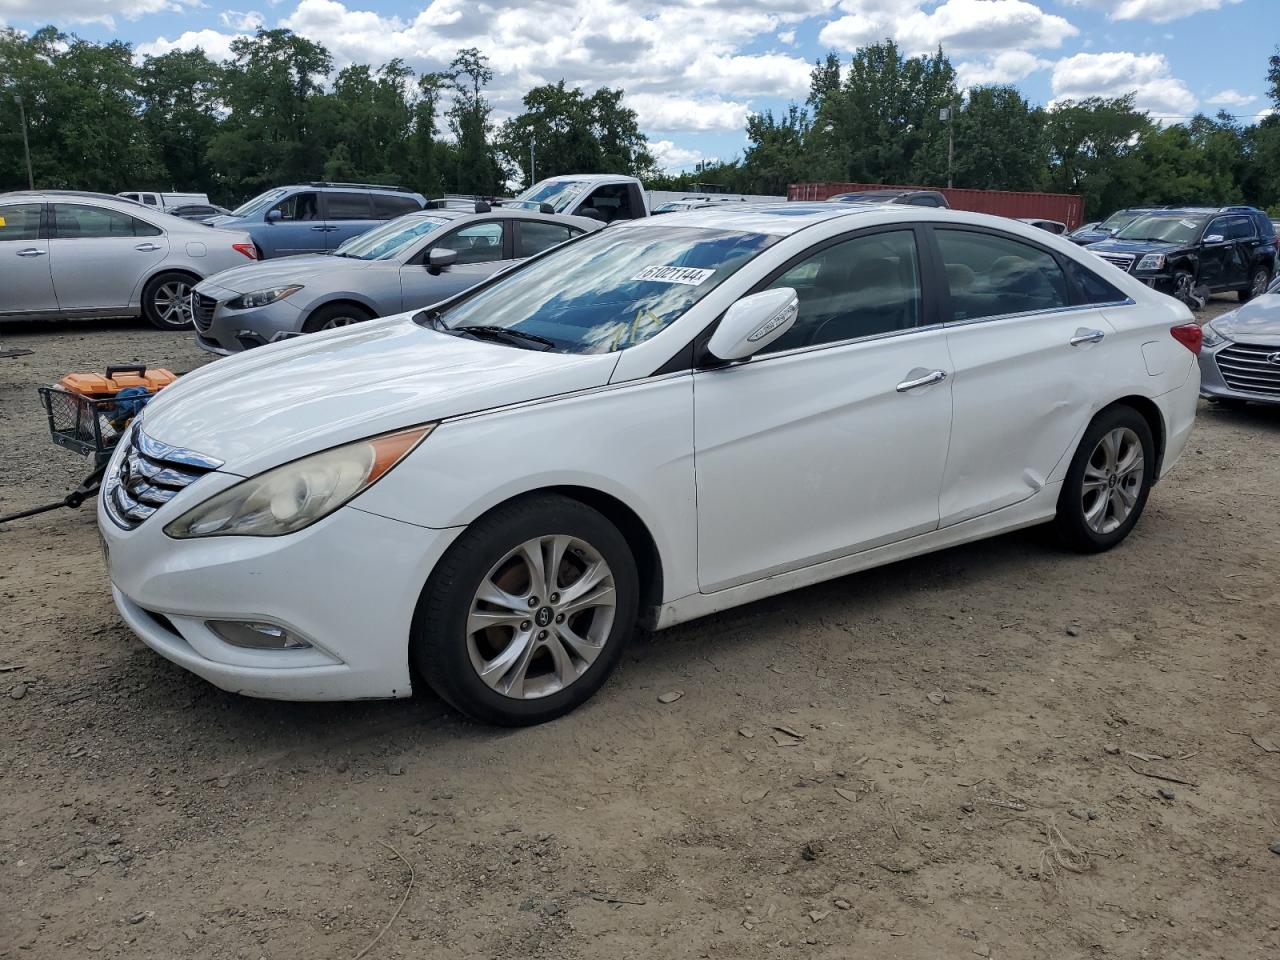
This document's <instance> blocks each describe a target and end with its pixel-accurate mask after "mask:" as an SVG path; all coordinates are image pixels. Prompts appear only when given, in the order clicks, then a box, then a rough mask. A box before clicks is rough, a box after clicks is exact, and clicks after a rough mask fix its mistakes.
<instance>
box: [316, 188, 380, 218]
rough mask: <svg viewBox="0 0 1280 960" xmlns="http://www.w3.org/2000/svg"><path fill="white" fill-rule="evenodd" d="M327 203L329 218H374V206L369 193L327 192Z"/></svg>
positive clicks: (325, 197)
mask: <svg viewBox="0 0 1280 960" xmlns="http://www.w3.org/2000/svg"><path fill="white" fill-rule="evenodd" d="M324 199H325V203H327V204H328V205H329V214H328V216H327V217H326V219H328V220H370V219H372V218H373V206H372V204H371V203H370V202H369V195H368V194H367V193H326V194H325V195H324Z"/></svg>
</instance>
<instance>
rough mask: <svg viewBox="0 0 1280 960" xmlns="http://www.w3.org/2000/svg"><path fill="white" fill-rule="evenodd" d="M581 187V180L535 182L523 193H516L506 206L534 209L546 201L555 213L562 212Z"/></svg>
mask: <svg viewBox="0 0 1280 960" xmlns="http://www.w3.org/2000/svg"><path fill="white" fill-rule="evenodd" d="M582 187H583V182H582V181H581V180H555V181H547V182H545V183H535V184H534V185H533V186H532V187H530V188H529V189H528V190H526V191H525V192H524V193H521V194H517V195H516V198H515V199H514V200H512V201H511V202H510V203H509V204H506V206H513V207H516V206H519V207H527V208H530V209H533V210H536V209H538V205H539V204H541V203H548V204H550V205H551V209H552V210H554V211H555V212H556V213H564V211H565V208H566V207H568V206H569V204H570V203H572V202H573V198H574V197H576V196H577V195H578V192H579V191H580V190H581V189H582Z"/></svg>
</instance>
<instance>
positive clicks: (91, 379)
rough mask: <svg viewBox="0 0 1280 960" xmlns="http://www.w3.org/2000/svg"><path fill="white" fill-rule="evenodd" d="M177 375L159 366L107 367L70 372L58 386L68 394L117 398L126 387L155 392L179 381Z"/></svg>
mask: <svg viewBox="0 0 1280 960" xmlns="http://www.w3.org/2000/svg"><path fill="white" fill-rule="evenodd" d="M177 379H178V376H177V374H175V373H173V372H172V371H169V370H163V369H160V368H156V369H154V370H148V369H147V368H146V367H145V366H144V365H143V364H140V363H139V364H135V365H131V366H116V367H107V372H106V373H105V374H101V373H68V374H67V375H66V376H65V377H63V378H62V379H61V380H59V381H58V386H59V387H61V388H62V389H63V390H66V391H67V392H68V393H75V394H79V395H80V396H82V397H114V396H115V395H116V394H117V393H119V392H120V391H121V390H124V389H125V388H126V387H145V388H146V389H147V390H149V391H150V392H152V393H155V392H156V391H157V390H160V389H161V388H163V387H167V386H168V385H169V384H171V383H173V381H175V380H177Z"/></svg>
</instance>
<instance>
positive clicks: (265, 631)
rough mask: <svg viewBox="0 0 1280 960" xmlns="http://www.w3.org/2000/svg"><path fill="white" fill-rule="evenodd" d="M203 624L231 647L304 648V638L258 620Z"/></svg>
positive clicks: (305, 642) (259, 648)
mask: <svg viewBox="0 0 1280 960" xmlns="http://www.w3.org/2000/svg"><path fill="white" fill-rule="evenodd" d="M205 625H206V626H208V628H209V629H210V630H212V631H213V632H214V633H216V634H217V635H218V636H219V637H221V638H222V639H223V640H225V641H227V643H229V644H231V645H232V646H233V647H247V648H248V649H250V650H304V649H306V648H307V647H310V646H311V644H309V643H308V642H307V641H306V640H303V639H302V638H301V637H299V636H298V635H297V634H294V633H290V632H289V631H288V630H286V629H285V628H284V627H281V626H279V625H277V624H274V623H264V622H262V621H258V620H206V621H205Z"/></svg>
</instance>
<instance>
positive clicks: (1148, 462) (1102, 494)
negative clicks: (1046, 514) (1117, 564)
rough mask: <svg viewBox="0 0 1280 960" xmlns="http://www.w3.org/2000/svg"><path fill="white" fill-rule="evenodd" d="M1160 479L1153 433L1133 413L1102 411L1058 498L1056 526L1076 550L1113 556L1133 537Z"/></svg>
mask: <svg viewBox="0 0 1280 960" xmlns="http://www.w3.org/2000/svg"><path fill="white" fill-rule="evenodd" d="M1154 477H1155V441H1154V440H1153V438H1152V436H1151V427H1150V425H1149V424H1148V423H1147V421H1146V419H1145V418H1144V417H1143V416H1142V414H1140V413H1138V411H1137V410H1134V409H1133V408H1132V407H1128V406H1123V405H1119V406H1114V407H1110V408H1108V409H1107V410H1104V411H1102V413H1100V414H1098V416H1097V417H1096V418H1095V419H1094V421H1093V423H1091V424H1090V425H1089V429H1088V430H1086V431H1085V434H1084V437H1083V438H1082V439H1081V441H1080V446H1079V447H1078V448H1077V449H1076V453H1075V456H1074V457H1073V458H1072V460H1071V466H1070V468H1068V470H1067V477H1066V480H1064V481H1063V484H1062V492H1061V493H1060V494H1059V495H1058V514H1057V516H1056V517H1055V518H1054V526H1055V527H1056V529H1057V531H1058V534H1059V535H1060V536H1061V537H1062V539H1063V540H1064V541H1066V543H1067V544H1068V545H1069V546H1071V547H1072V548H1074V549H1076V550H1079V551H1081V552H1084V553H1100V552H1102V551H1103V550H1110V549H1111V548H1112V547H1114V546H1115V545H1116V544H1118V543H1119V542H1120V541H1121V540H1123V539H1124V538H1125V537H1127V536H1128V535H1129V531H1130V530H1132V529H1133V527H1134V524H1136V523H1137V522H1138V518H1139V517H1140V516H1142V510H1143V508H1144V507H1145V506H1146V504H1147V495H1148V494H1149V493H1150V491H1151V482H1152V480H1153V478H1154Z"/></svg>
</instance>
